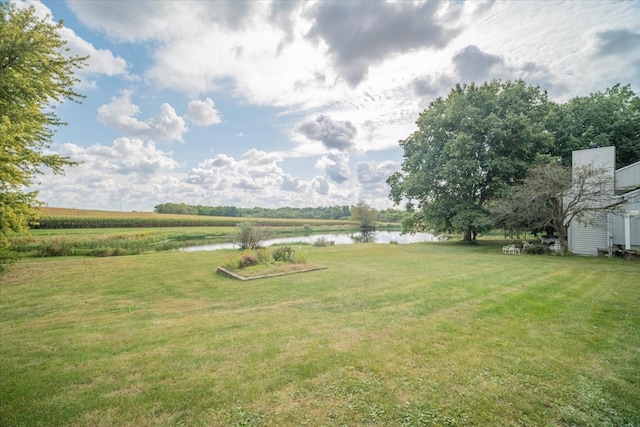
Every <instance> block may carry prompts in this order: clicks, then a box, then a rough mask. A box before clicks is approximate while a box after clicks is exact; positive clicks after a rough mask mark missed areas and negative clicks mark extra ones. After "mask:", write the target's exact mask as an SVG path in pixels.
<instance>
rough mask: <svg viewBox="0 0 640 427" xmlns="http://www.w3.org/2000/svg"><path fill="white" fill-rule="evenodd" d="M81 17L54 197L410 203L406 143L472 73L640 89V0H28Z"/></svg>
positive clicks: (141, 207) (67, 200) (547, 85)
mask: <svg viewBox="0 0 640 427" xmlns="http://www.w3.org/2000/svg"><path fill="white" fill-rule="evenodd" d="M16 3H17V4H19V5H21V6H29V5H33V6H34V7H35V8H36V10H37V12H38V14H39V16H41V17H45V16H47V15H48V16H49V17H50V18H49V19H53V20H54V21H56V22H57V21H59V20H63V22H64V27H63V28H62V29H61V34H62V37H63V38H64V39H65V40H66V41H67V42H68V44H67V46H68V47H69V52H70V54H73V55H89V59H88V61H87V66H86V67H85V68H83V69H82V70H79V71H78V72H77V77H78V78H79V79H80V82H79V83H78V85H77V87H76V89H77V90H78V91H79V92H80V93H82V94H83V95H84V96H85V98H84V99H82V103H81V104H78V103H72V102H65V103H63V104H60V105H57V106H56V113H57V114H58V116H59V117H60V118H61V119H62V120H63V121H65V122H67V123H68V125H67V126H64V127H61V128H58V130H57V132H56V134H55V136H54V139H53V141H52V144H51V146H50V147H49V152H52V153H58V154H60V155H62V156H65V157H69V158H71V159H72V160H74V161H78V162H81V164H80V165H78V166H74V167H69V168H67V169H66V171H65V174H64V175H52V174H51V173H49V172H48V171H45V173H44V174H43V175H41V176H40V175H39V176H38V177H37V183H36V184H35V185H34V186H33V187H32V189H33V190H38V191H39V192H40V195H39V200H41V201H43V202H45V203H46V204H48V205H49V206H52V207H66V208H77V209H100V210H113V211H152V210H153V209H154V207H155V206H156V205H158V204H162V203H187V204H190V205H206V206H222V205H227V206H228V205H231V206H236V207H245V208H251V207H264V208H277V207H286V206H288V207H317V206H333V205H354V204H356V203H357V202H358V201H359V200H362V201H364V202H366V203H367V204H369V205H370V206H372V207H375V208H377V209H385V208H389V207H392V202H391V201H390V200H389V198H388V194H389V187H388V186H387V184H386V179H387V178H388V177H389V176H390V175H391V174H393V173H394V172H396V171H398V170H399V169H400V166H401V162H402V159H403V157H402V156H403V151H402V149H401V148H400V146H399V144H398V141H399V140H402V139H405V138H407V137H408V136H409V135H411V134H412V133H413V132H414V131H415V130H416V129H417V127H416V125H415V121H416V119H417V117H418V114H419V113H420V112H421V111H423V110H424V109H426V108H428V106H429V103H430V102H432V101H433V100H434V99H436V98H437V97H446V96H447V94H448V93H449V91H450V90H451V88H452V87H454V85H456V84H457V83H471V82H475V83H478V84H480V83H483V82H485V81H491V80H493V79H500V80H503V81H506V80H515V79H523V80H524V81H526V82H527V83H529V84H532V85H539V86H540V88H542V89H544V90H546V91H547V92H548V94H549V97H550V98H551V99H552V100H554V101H557V102H565V101H567V100H569V99H571V98H573V97H576V96H585V95H588V94H590V93H593V92H597V91H604V90H606V89H607V88H609V87H612V86H613V85H615V84H617V83H621V84H623V85H627V84H629V85H631V88H632V90H634V91H635V92H639V91H640V1H615V2H614V1H605V2H595V1H586V0H582V1H576V0H573V1H567V2H560V1H522V0H519V1H482V0H472V1H460V0H456V1H451V2H447V1H427V2H423V1H409V0H404V1H395V2H387V1H376V0H365V1H357V0H350V1H349V0H342V1H337V0H335V1H297V0H290V1H273V2H272V1H257V0H253V1H242V0H233V1H223V0H218V1H170V0H165V1H135V0H134V1H99V0H95V1H86V0H78V1H76V0H67V1H58V0H56V1H41V2H38V1H16Z"/></svg>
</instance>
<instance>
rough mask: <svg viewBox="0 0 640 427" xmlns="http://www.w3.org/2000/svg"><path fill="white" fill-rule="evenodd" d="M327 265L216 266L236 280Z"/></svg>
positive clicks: (303, 271)
mask: <svg viewBox="0 0 640 427" xmlns="http://www.w3.org/2000/svg"><path fill="white" fill-rule="evenodd" d="M325 268H327V267H325V266H322V265H317V264H312V263H308V262H306V263H298V264H281V265H271V266H269V267H268V268H264V267H262V266H256V267H255V268H252V267H249V268H242V269H239V270H235V269H234V270H231V269H227V268H224V267H218V272H219V273H222V274H224V275H226V276H229V277H233V278H234V279H237V280H254V279H263V278H267V277H275V276H284V275H286V274H296V273H306V272H309V271H316V270H323V269H325Z"/></svg>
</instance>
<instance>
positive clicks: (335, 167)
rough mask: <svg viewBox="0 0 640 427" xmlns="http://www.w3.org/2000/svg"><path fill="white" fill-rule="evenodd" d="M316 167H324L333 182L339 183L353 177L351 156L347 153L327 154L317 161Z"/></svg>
mask: <svg viewBox="0 0 640 427" xmlns="http://www.w3.org/2000/svg"><path fill="white" fill-rule="evenodd" d="M316 168H318V169H323V170H324V171H325V172H326V173H327V175H328V176H329V178H330V179H331V180H332V181H333V182H337V183H339V184H341V183H343V182H345V181H347V180H348V179H349V178H351V171H350V170H349V156H347V155H345V154H327V155H324V156H322V157H321V158H320V159H319V160H318V162H317V163H316Z"/></svg>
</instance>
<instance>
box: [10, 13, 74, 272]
mask: <svg viewBox="0 0 640 427" xmlns="http://www.w3.org/2000/svg"><path fill="white" fill-rule="evenodd" d="M60 28H62V24H61V23H58V24H52V23H50V22H48V20H47V19H39V18H37V17H36V16H35V9H34V8H33V7H31V8H28V9H20V8H18V7H17V6H16V5H14V4H10V3H8V2H1V3H0V135H1V137H0V218H1V219H0V247H2V246H6V235H7V233H8V232H9V231H23V230H24V229H25V228H26V227H27V222H28V220H29V218H30V217H33V216H34V213H35V212H34V211H33V209H32V206H33V205H34V204H36V197H37V193H26V194H24V193H23V192H24V189H25V188H26V187H29V186H30V185H31V184H32V183H33V178H34V176H35V175H36V174H39V173H41V168H43V167H47V168H50V169H51V170H52V171H53V172H54V173H61V172H62V170H63V168H64V167H65V166H70V165H74V164H76V163H75V162H73V161H71V160H70V159H68V158H65V157H61V156H58V155H55V154H45V151H46V149H47V148H49V146H50V144H51V138H53V135H54V130H53V127H55V126H60V125H62V124H63V123H61V122H60V120H59V119H58V117H57V116H56V114H55V112H54V110H53V108H54V106H53V105H54V104H55V103H59V102H62V101H64V100H72V101H77V100H78V99H80V98H81V97H82V96H81V95H80V94H79V93H77V92H75V91H74V89H73V85H74V84H75V83H76V82H77V81H78V79H77V78H76V77H75V76H74V71H75V70H76V69H79V68H82V66H83V65H84V61H85V59H86V58H84V57H78V56H69V55H68V53H67V49H66V46H65V45H66V41H64V40H63V39H62V37H61V36H60V33H59V29H60ZM0 264H2V259H0Z"/></svg>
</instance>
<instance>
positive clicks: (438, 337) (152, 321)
mask: <svg viewBox="0 0 640 427" xmlns="http://www.w3.org/2000/svg"><path fill="white" fill-rule="evenodd" d="M304 250H305V251H307V253H308V259H309V261H311V262H314V263H318V264H322V265H324V266H326V267H327V269H325V270H319V271H315V272H310V273H301V274H295V275H290V276H282V277H275V278H268V279H260V280H254V281H249V282H238V281H235V280H233V279H230V278H227V277H223V276H220V275H218V274H216V272H215V271H216V267H217V265H219V264H221V263H222V261H223V260H224V258H226V257H227V256H228V255H229V252H228V251H217V252H199V253H179V252H174V253H156V254H148V255H139V256H127V257H111V258H88V257H87V258H84V257H70V258H47V259H23V260H21V261H19V263H18V264H16V265H14V266H13V267H11V269H10V271H9V272H8V273H6V274H4V275H1V276H0V286H1V287H0V310H1V311H0V316H1V317H0V328H1V330H0V334H1V335H0V381H1V384H0V425H3V426H61V425H64V426H116V425H117V426H127V425H130V426H174V425H185V426H210V425H213V426H215V425H220V426H232V425H243V426H246V425H256V426H299V425H310V426H323V425H324V426H341V425H347V426H358V425H371V426H429V425H434V426H442V425H449V426H573V425H575V426H638V425H640V263H637V262H624V261H621V260H608V259H595V258H581V257H567V258H560V257H554V256H527V255H504V254H502V253H501V251H500V243H499V242H498V243H494V244H491V243H489V242H482V243H481V244H480V245H477V246H465V245H461V244H456V243H426V244H413V245H374V244H364V245H345V246H333V247H311V246H309V247H305V249H304Z"/></svg>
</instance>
